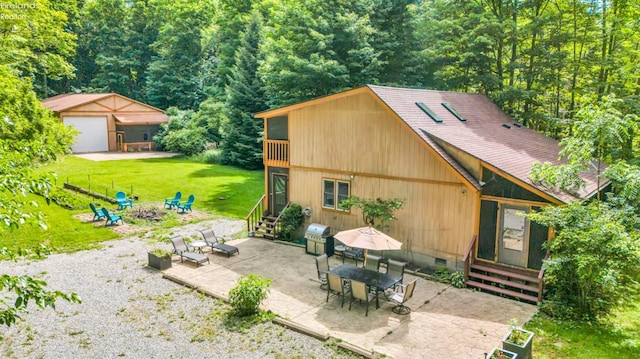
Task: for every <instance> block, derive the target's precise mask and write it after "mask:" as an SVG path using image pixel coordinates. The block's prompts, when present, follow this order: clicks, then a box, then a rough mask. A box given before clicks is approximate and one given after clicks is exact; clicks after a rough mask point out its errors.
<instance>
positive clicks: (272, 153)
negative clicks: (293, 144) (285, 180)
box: [263, 140, 289, 167]
mask: <svg viewBox="0 0 640 359" xmlns="http://www.w3.org/2000/svg"><path fill="white" fill-rule="evenodd" d="M263 146H264V149H263V151H264V152H263V153H264V157H263V162H264V165H265V166H274V167H289V141H286V140H264V142H263Z"/></svg>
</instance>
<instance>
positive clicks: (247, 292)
mask: <svg viewBox="0 0 640 359" xmlns="http://www.w3.org/2000/svg"><path fill="white" fill-rule="evenodd" d="M270 286H271V279H268V278H266V279H265V278H262V277H261V276H259V275H255V274H249V275H248V276H246V277H245V276H241V277H240V279H238V284H236V286H235V287H233V288H231V290H230V291H229V303H230V304H231V307H233V310H234V314H235V315H236V316H238V317H245V316H249V315H254V314H256V313H258V312H259V310H260V303H262V301H263V300H265V299H266V298H267V295H268V294H269V287H270Z"/></svg>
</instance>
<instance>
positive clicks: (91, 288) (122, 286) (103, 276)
mask: <svg viewBox="0 0 640 359" xmlns="http://www.w3.org/2000/svg"><path fill="white" fill-rule="evenodd" d="M211 224H212V225H214V226H215V228H216V232H217V233H218V234H220V235H223V236H224V235H231V234H233V233H236V232H238V231H239V228H240V229H241V228H242V225H243V222H241V221H240V222H239V221H230V220H224V219H223V220H216V221H213V223H211ZM199 228H206V226H204V227H203V224H196V225H193V224H192V225H189V226H185V227H180V228H176V229H174V230H173V231H172V232H173V233H177V234H183V235H185V236H190V235H193V234H194V233H195V232H194V231H195V230H196V229H199ZM151 247H154V246H153V245H152V244H150V243H149V241H148V240H147V239H143V238H138V237H130V238H127V239H124V240H118V241H111V242H105V244H104V248H102V249H97V250H89V251H81V252H76V253H71V254H56V255H52V256H50V257H48V258H47V259H44V260H41V261H24V262H18V263H12V262H8V261H4V262H1V263H2V271H1V273H2V274H5V273H6V274H28V275H31V276H35V277H38V278H41V279H43V280H45V281H46V282H47V284H48V289H49V290H62V291H65V292H71V291H73V292H76V293H77V294H78V295H79V296H80V297H81V298H82V304H69V303H66V302H63V301H61V302H58V304H57V306H56V309H55V310H53V309H50V308H49V309H45V310H40V309H38V308H37V307H35V306H30V311H31V313H30V314H28V315H25V316H24V319H25V320H24V321H19V322H18V323H17V324H16V325H14V326H12V327H10V328H5V327H2V328H0V336H2V337H3V338H2V339H1V340H0V346H1V348H0V357H3V358H56V359H60V358H145V359H146V358H292V357H295V358H353V357H354V356H353V354H351V353H346V352H337V351H336V350H334V348H333V346H330V345H326V344H325V343H323V342H321V341H318V340H316V339H313V338H311V337H307V336H305V335H302V334H298V333H296V332H293V331H291V330H288V329H285V328H283V327H280V326H278V325H275V324H272V323H266V324H260V325H257V326H254V327H252V328H251V329H249V330H248V331H247V333H238V332H234V331H229V330H228V329H227V328H226V327H225V326H224V324H223V321H224V317H225V311H226V310H227V308H228V307H227V305H226V304H224V303H222V302H219V301H217V300H215V299H212V298H209V297H206V296H203V295H201V294H198V293H196V292H194V291H192V290H190V289H186V288H184V287H181V286H179V285H177V284H175V283H173V282H170V281H168V280H165V279H162V274H161V273H160V272H158V271H155V270H153V269H149V268H147V267H146V263H147V258H146V256H147V254H146V251H147V250H148V249H150V248H151Z"/></svg>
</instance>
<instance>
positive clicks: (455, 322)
mask: <svg viewBox="0 0 640 359" xmlns="http://www.w3.org/2000/svg"><path fill="white" fill-rule="evenodd" d="M230 244H233V245H235V246H237V247H238V248H239V249H240V255H235V256H232V257H231V258H227V257H226V255H224V254H219V253H216V254H208V255H209V257H210V259H211V263H210V264H205V265H202V266H200V267H197V268H196V266H195V264H194V263H192V262H186V261H185V262H184V263H180V259H179V258H178V257H177V256H174V259H173V267H172V268H170V269H168V270H166V271H165V272H164V275H165V277H167V278H169V279H171V280H174V281H177V282H180V283H184V284H186V285H189V286H192V287H194V288H197V289H198V290H201V291H203V292H206V293H210V294H212V295H214V296H217V297H222V298H226V297H227V293H228V292H229V290H230V289H231V288H232V287H233V286H235V284H236V282H237V280H238V278H239V277H240V276H241V275H247V274H258V275H261V276H263V277H266V278H271V279H272V280H273V283H272V286H271V291H270V294H269V296H268V298H267V300H266V301H265V302H264V303H263V307H264V308H265V309H270V310H271V311H273V312H275V313H277V314H278V315H279V316H281V317H283V318H285V319H288V320H290V321H292V322H294V323H295V324H296V325H297V326H300V327H304V328H306V329H307V330H308V331H309V333H310V334H316V335H317V334H320V335H328V336H331V337H334V338H338V339H340V340H342V341H344V342H347V343H349V344H351V345H353V346H356V347H358V348H361V349H362V350H363V351H364V352H369V353H380V354H384V355H387V356H389V357H392V358H397V359H402V358H476V359H480V358H484V354H485V353H487V352H489V351H490V350H491V349H492V348H493V347H495V346H500V345H501V341H500V340H501V339H502V337H503V336H504V335H505V334H506V332H507V330H508V324H507V323H508V322H509V320H511V319H513V318H515V319H517V320H518V322H519V323H524V322H526V321H528V320H529V319H530V318H531V316H532V315H533V314H534V313H535V312H536V306H534V305H530V304H525V303H520V302H516V301H513V300H509V299H504V298H500V297H497V296H493V295H489V294H485V293H479V292H473V291H471V290H468V289H457V288H453V287H450V286H447V285H445V284H442V283H438V282H433V281H429V280H425V279H423V278H420V277H415V276H413V275H410V274H405V280H404V281H405V283H407V282H408V281H409V280H411V279H413V278H418V282H417V285H416V289H415V293H414V296H413V298H412V299H411V300H410V301H409V302H408V306H409V307H411V308H412V309H413V311H412V312H411V314H409V315H397V314H394V313H393V312H392V311H391V308H392V307H393V304H392V303H391V302H388V301H386V300H385V299H384V296H380V308H379V309H375V304H372V305H371V308H370V310H369V316H368V317H365V313H364V311H365V308H364V306H363V305H361V304H359V303H357V302H356V303H354V304H353V308H352V310H351V311H349V304H348V300H345V306H344V307H343V308H341V307H340V302H341V299H340V298H339V297H336V296H331V297H329V301H328V302H326V297H327V294H326V291H325V290H321V289H320V281H319V280H318V279H317V274H316V268H315V261H314V257H313V256H311V255H307V254H305V250H304V248H300V247H297V246H290V245H285V244H278V243H274V242H272V241H269V240H264V239H258V238H247V239H240V240H235V241H232V242H230ZM329 263H330V265H331V268H333V267H335V266H337V265H340V264H342V260H341V259H340V258H339V257H338V258H336V257H331V258H330V261H329Z"/></svg>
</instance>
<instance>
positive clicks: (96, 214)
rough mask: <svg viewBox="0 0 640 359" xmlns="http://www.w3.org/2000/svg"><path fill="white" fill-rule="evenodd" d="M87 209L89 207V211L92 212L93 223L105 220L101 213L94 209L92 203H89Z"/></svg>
mask: <svg viewBox="0 0 640 359" xmlns="http://www.w3.org/2000/svg"><path fill="white" fill-rule="evenodd" d="M89 207H91V211H92V212H93V221H94V222H95V221H99V220H101V219H103V218H105V215H104V213H102V211H98V210H97V209H96V206H95V205H94V204H93V203H89Z"/></svg>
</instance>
